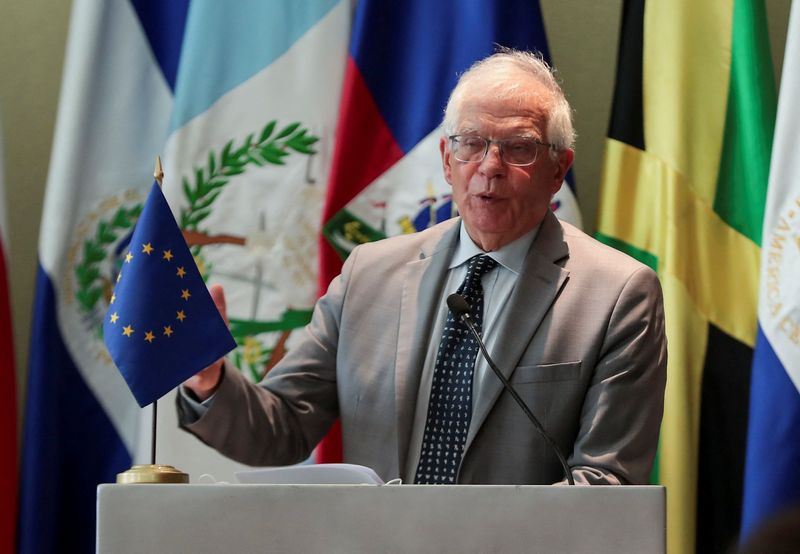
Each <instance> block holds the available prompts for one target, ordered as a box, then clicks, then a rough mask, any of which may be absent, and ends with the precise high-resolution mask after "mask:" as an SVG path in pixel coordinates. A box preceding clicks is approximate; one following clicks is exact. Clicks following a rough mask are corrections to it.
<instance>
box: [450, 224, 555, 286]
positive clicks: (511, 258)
mask: <svg viewBox="0 0 800 554" xmlns="http://www.w3.org/2000/svg"><path fill="white" fill-rule="evenodd" d="M540 226H541V223H540V224H539V225H537V226H536V227H534V228H533V229H531V230H530V231H528V232H527V233H525V234H524V235H522V236H521V237H519V238H518V239H516V240H515V241H513V242H511V243H509V244H506V245H505V246H503V247H502V248H500V249H499V250H493V251H492V252H489V253H488V254H489V257H491V258H492V259H494V260H495V261H496V262H497V263H499V264H500V265H502V266H503V267H505V268H506V269H508V270H510V271H512V272H514V274H515V275H519V273H520V272H521V271H522V266H523V265H524V264H525V256H526V255H527V254H528V249H529V248H530V246H531V244H532V243H533V240H534V239H535V238H536V235H537V233H538V232H539V227H540ZM479 254H486V252H484V251H483V250H481V249H480V248H479V247H478V245H477V244H475V242H474V241H473V240H472V237H470V236H469V233H467V228H466V227H465V226H464V222H463V221H461V229H460V230H459V235H458V247H457V248H456V251H455V254H453V258H452V259H451V260H450V267H449V269H453V268H454V267H458V266H460V265H461V264H463V263H466V262H467V261H468V260H469V259H470V258H472V257H473V256H477V255H479Z"/></svg>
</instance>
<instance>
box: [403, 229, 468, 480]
mask: <svg viewBox="0 0 800 554" xmlns="http://www.w3.org/2000/svg"><path fill="white" fill-rule="evenodd" d="M458 221H460V220H452V222H447V223H445V224H442V226H443V227H444V231H443V234H441V233H437V234H436V235H434V236H432V237H431V239H430V240H428V241H426V242H425V243H424V244H423V246H422V248H421V249H420V252H419V255H418V258H417V259H416V260H414V261H411V262H409V263H408V264H406V266H405V267H404V274H403V288H402V293H401V301H400V323H399V329H398V337H397V358H396V360H395V407H396V417H397V447H398V452H397V454H398V465H399V468H400V475H404V474H405V466H406V457H407V455H408V445H409V441H410V440H411V429H412V425H413V423H414V412H415V411H416V405H417V395H418V394H419V383H420V378H421V376H422V366H423V364H424V363H425V356H426V355H427V352H428V345H429V343H430V340H431V336H430V335H431V330H432V329H433V319H434V317H436V313H437V311H438V310H439V299H440V298H441V296H442V287H443V286H444V283H445V280H446V278H447V270H448V266H449V262H450V258H451V256H452V252H453V248H455V246H456V244H457V240H458V232H459V228H460V226H459V225H457V222H458Z"/></svg>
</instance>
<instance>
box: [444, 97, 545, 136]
mask: <svg viewBox="0 0 800 554" xmlns="http://www.w3.org/2000/svg"><path fill="white" fill-rule="evenodd" d="M547 114H548V110H547V107H546V103H545V102H543V101H542V99H541V97H530V96H527V97H522V98H519V97H516V98H515V97H509V98H498V97H493V96H492V95H481V96H472V97H465V98H464V102H463V103H462V105H461V110H459V118H458V121H457V129H458V132H459V133H465V132H471V131H474V132H481V131H483V130H485V129H487V128H502V129H503V131H504V132H508V133H513V132H515V131H519V132H526V131H537V132H543V131H544V128H545V126H546V124H547Z"/></svg>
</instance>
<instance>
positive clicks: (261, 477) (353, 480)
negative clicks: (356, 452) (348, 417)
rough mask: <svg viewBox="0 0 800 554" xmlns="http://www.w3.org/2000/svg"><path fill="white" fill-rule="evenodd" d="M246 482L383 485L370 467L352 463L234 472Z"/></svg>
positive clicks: (265, 468) (242, 481)
mask: <svg viewBox="0 0 800 554" xmlns="http://www.w3.org/2000/svg"><path fill="white" fill-rule="evenodd" d="M235 475H236V478H237V479H238V480H239V482H240V483H243V484H248V485H383V484H384V482H383V479H381V478H380V477H378V474H377V473H375V471H374V470H372V469H370V468H368V467H366V466H360V465H356V464H309V465H296V466H284V467H262V468H258V469H252V470H247V471H237V472H236V474H235Z"/></svg>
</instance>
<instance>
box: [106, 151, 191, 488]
mask: <svg viewBox="0 0 800 554" xmlns="http://www.w3.org/2000/svg"><path fill="white" fill-rule="evenodd" d="M153 177H155V179H156V181H157V182H158V186H161V184H162V182H163V180H164V170H163V169H162V167H161V158H160V157H157V158H156V169H155V172H154V174H153ZM157 416H158V401H155V402H153V434H152V442H151V447H150V463H149V464H136V465H134V466H133V467H131V468H130V469H129V470H127V471H123V472H122V473H118V474H117V483H118V484H146V483H150V484H165V483H189V474H188V473H184V472H182V471H181V470H179V469H176V468H174V467H172V466H170V465H163V464H157V463H156V427H157V426H156V423H157V421H158V418H157Z"/></svg>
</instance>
